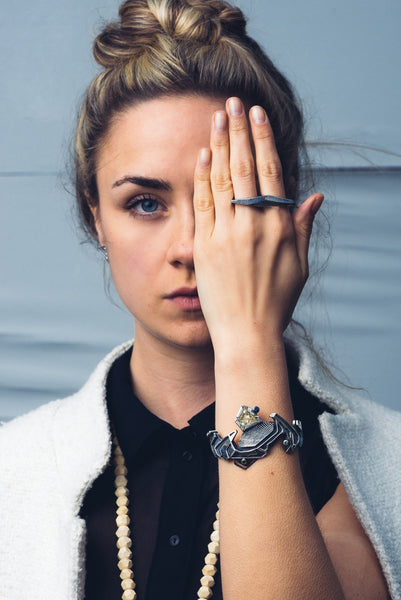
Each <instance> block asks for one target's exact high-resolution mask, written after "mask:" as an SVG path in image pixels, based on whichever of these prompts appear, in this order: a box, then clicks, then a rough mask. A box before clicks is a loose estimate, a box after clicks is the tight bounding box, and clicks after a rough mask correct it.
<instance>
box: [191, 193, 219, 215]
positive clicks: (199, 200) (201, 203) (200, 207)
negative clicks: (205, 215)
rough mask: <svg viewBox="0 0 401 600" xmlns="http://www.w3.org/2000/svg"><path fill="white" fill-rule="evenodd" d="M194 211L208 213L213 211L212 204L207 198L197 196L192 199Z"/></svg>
mask: <svg viewBox="0 0 401 600" xmlns="http://www.w3.org/2000/svg"><path fill="white" fill-rule="evenodd" d="M194 209H195V210H197V211H198V212H210V211H212V210H214V204H213V201H212V199H211V198H210V197H209V196H203V195H201V196H197V197H195V198H194Z"/></svg>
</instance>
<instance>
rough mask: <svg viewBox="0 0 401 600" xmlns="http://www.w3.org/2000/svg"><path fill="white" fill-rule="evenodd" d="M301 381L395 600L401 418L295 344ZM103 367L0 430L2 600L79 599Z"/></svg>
mask: <svg viewBox="0 0 401 600" xmlns="http://www.w3.org/2000/svg"><path fill="white" fill-rule="evenodd" d="M292 343H293V345H294V346H295V347H296V350H297V351H298V355H299V359H300V371H299V380H300V382H301V384H302V385H303V386H304V387H305V388H306V389H307V390H309V391H310V392H311V393H312V394H314V395H315V396H317V397H318V398H320V399H321V400H322V401H323V402H325V403H326V404H327V405H328V406H330V407H332V408H333V409H334V410H335V412H336V414H330V413H324V414H323V415H322V416H321V417H320V425H321V430H322V434H323V438H324V441H325V443H326V445H327V448H328V450H329V452H330V455H331V457H332V460H333V462H334V464H335V466H336V469H337V471H338V474H339V476H340V479H341V481H342V482H343V484H344V486H345V488H346V490H347V493H348V496H349V498H350V500H351V502H352V504H353V506H354V508H355V510H356V512H357V514H358V517H359V519H360V521H361V522H362V524H363V526H364V528H365V530H366V532H367V534H368V535H369V537H370V539H371V541H372V543H373V545H374V547H375V550H376V553H377V555H378V557H379V560H380V563H381V565H382V568H383V571H384V574H385V577H386V579H387V582H388V586H389V589H390V593H391V596H392V599H393V600H401V469H400V465H401V413H398V412H395V411H392V410H390V409H387V408H384V407H382V406H378V405H376V404H374V403H373V402H372V401H370V400H367V399H365V398H361V396H360V395H359V394H356V393H355V392H353V391H351V390H349V389H347V388H345V387H344V386H341V385H337V384H335V383H334V382H333V380H332V379H331V378H329V377H328V376H327V375H326V374H325V372H324V371H323V370H322V369H321V367H320V365H319V363H318V361H317V360H316V358H315V356H314V355H313V353H311V352H310V350H309V349H308V348H307V347H306V346H304V345H303V344H301V343H300V342H292ZM129 345H130V343H126V344H123V345H121V346H119V347H117V348H115V349H114V350H113V351H112V352H111V353H110V354H109V355H108V356H106V358H104V359H103V360H102V361H101V362H100V363H99V365H98V366H97V368H96V369H95V371H94V372H93V374H92V375H91V377H90V378H89V380H88V381H87V383H86V384H85V385H84V386H83V388H82V389H81V390H80V391H79V392H77V393H76V394H74V395H73V396H70V397H68V398H65V399H63V400H56V401H54V402H50V403H49V404H46V405H43V406H41V407H39V408H38V409H36V410H34V411H32V412H31V413H28V414H26V415H24V416H22V417H18V418H16V419H14V420H13V421H10V422H9V423H6V424H4V425H3V426H2V427H1V428H0V598H1V599H2V600H28V599H29V600H81V599H82V598H83V590H84V578H85V522H84V521H83V520H82V519H80V518H79V516H78V515H79V510H80V507H81V503H82V500H83V498H84V496H85V493H86V492H87V490H88V488H89V487H90V486H91V485H92V483H93V481H94V480H95V479H96V478H97V477H98V476H99V474H100V473H101V472H102V471H103V470H104V469H105V467H106V465H107V463H108V461H109V458H110V452H111V434H110V427H109V422H108V415H107V408H106V401H105V382H106V378H107V374H108V371H109V369H110V366H111V364H112V363H113V361H114V360H115V359H116V358H117V357H118V356H119V355H120V354H122V352H124V351H125V350H126V349H127V348H128V347H129Z"/></svg>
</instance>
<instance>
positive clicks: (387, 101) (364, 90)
mask: <svg viewBox="0 0 401 600" xmlns="http://www.w3.org/2000/svg"><path fill="white" fill-rule="evenodd" d="M240 6H241V7H242V8H243V9H244V11H245V12H246V13H247V14H248V16H249V17H250V27H249V29H250V32H251V33H252V34H253V35H254V36H256V37H257V39H258V40H259V41H260V42H262V44H263V45H264V47H265V48H266V49H267V51H268V53H269V54H270V55H271V56H272V58H273V59H274V60H276V61H277V63H278V65H279V66H280V67H281V68H282V70H283V71H284V72H285V73H286V74H287V76H288V77H289V78H290V79H291V80H292V81H293V82H294V84H295V85H296V87H297V89H298V92H299V95H300V97H301V99H302V100H303V102H304V104H305V108H306V113H307V117H308V137H309V138H310V139H311V140H315V141H316V140H317V141H330V142H331V143H332V145H331V147H330V148H325V147H322V146H321V145H316V144H315V145H314V146H313V147H312V152H313V156H314V159H315V161H316V164H318V165H320V166H321V165H323V164H326V165H328V166H329V167H330V169H329V170H328V171H327V170H326V171H322V172H321V173H320V175H321V180H320V187H319V189H321V190H323V191H324V192H326V195H327V201H326V205H327V209H326V210H327V211H328V213H329V214H330V218H331V221H332V235H333V240H334V250H333V253H332V256H331V262H330V264H329V267H328V268H327V270H326V272H325V274H324V275H323V277H322V279H321V285H320V290H321V294H319V293H315V296H314V298H313V299H312V300H308V301H307V302H305V303H304V304H303V305H302V306H301V307H300V311H299V314H298V316H299V318H300V319H303V320H305V319H306V320H307V321H309V320H310V317H312V321H313V325H314V331H315V338H316V343H317V345H318V346H320V345H324V346H325V347H326V348H327V349H328V350H329V352H330V354H331V357H332V359H333V360H334V362H335V363H336V364H337V365H338V366H339V367H341V368H342V369H343V370H344V371H345V372H346V373H347V374H348V376H349V379H350V381H351V382H352V383H353V384H354V385H358V386H363V387H365V388H367V389H368V390H369V392H370V393H371V395H372V397H374V398H375V399H377V400H378V401H379V402H382V403H384V404H387V405H389V406H393V407H398V408H401V401H400V394H399V388H400V368H399V356H400V354H401V352H400V351H401V335H400V334H401V236H400V233H401V186H400V183H401V170H400V165H401V159H400V157H399V155H400V154H401V119H400V116H399V113H400V108H401V107H400V100H399V99H400V97H401V77H400V72H401V64H400V63H401V59H400V36H399V23H400V22H401V3H400V2H399V1H398V0H387V1H386V0H385V1H384V2H382V3H381V4H380V6H379V5H378V4H377V3H376V2H373V1H372V0H369V1H362V0H353V1H351V2H350V1H349V0H348V1H345V0H336V1H335V2H334V1H332V0H330V1H326V2H325V3H322V2H317V1H309V2H308V3H296V2H294V1H291V2H290V1H288V0H284V1H283V0H282V1H280V2H279V3H278V2H271V3H268V2H266V1H263V0H259V1H256V0H254V1H251V0H249V1H245V0H243V1H242V2H241V3H240ZM116 7H117V3H115V2H112V1H111V0H107V1H106V0H104V1H103V2H101V1H100V0H86V1H85V2H82V1H78V0H70V1H69V2H68V3H67V2H64V1H63V2H61V1H60V0H42V1H41V2H40V3H39V2H37V3H32V2H28V1H27V0H22V1H20V2H18V3H14V4H10V5H8V7H7V11H2V12H3V14H2V19H1V22H0V56H1V65H0V69H1V73H0V76H1V82H2V88H1V94H0V132H1V145H0V240H1V252H0V277H1V287H0V335H1V337H0V417H4V418H9V417H11V416H14V415H17V414H21V413H22V412H25V411H26V410H28V409H30V408H33V407H34V406H37V405H38V404H40V403H42V402H45V401H47V400H49V399H52V398H55V397H59V396H61V395H64V394H67V393H70V392H72V391H74V390H75V389H76V388H77V387H78V386H79V385H81V384H82V383H83V382H84V380H85V379H86V377H87V376H88V374H89V372H90V370H91V369H92V368H93V366H94V365H95V364H96V362H97V361H98V359H99V358H100V357H101V356H102V355H103V354H104V353H105V352H106V351H107V350H108V349H110V348H111V347H112V346H113V345H114V344H116V343H118V342H119V341H122V340H125V339H127V338H129V337H131V336H132V333H133V330H132V323H131V318H130V317H129V315H127V313H126V311H125V310H124V309H123V308H118V307H116V306H115V305H113V304H112V303H111V302H110V300H109V299H108V298H107V297H106V295H105V293H104V289H103V277H102V262H101V260H100V258H99V257H98V256H96V253H95V251H94V250H92V249H91V248H89V247H88V246H85V245H80V244H79V239H78V237H77V235H76V233H75V231H74V224H73V218H72V216H71V206H72V197H71V196H70V195H69V194H68V193H67V192H66V191H65V189H64V188H63V185H64V182H65V180H66V177H65V174H64V173H63V171H64V170H65V162H66V158H67V156H68V144H69V139H70V135H71V130H72V122H73V120H74V116H75V112H76V107H77V105H78V103H79V99H80V97H81V95H82V93H83V91H84V89H85V86H86V85H87V83H88V82H89V79H90V77H91V75H92V74H93V73H94V72H95V66H94V64H93V62H92V60H91V57H90V45H91V38H92V37H93V33H94V31H96V29H97V28H98V25H99V23H100V22H101V21H102V19H108V18H109V17H111V16H113V15H115V14H116ZM339 142H340V143H341V144H340V145H337V143H339ZM347 143H352V144H353V146H352V148H349V149H347ZM358 144H359V145H364V146H365V148H364V149H362V150H361V149H360V148H358ZM366 146H374V147H375V148H378V149H380V148H381V149H382V150H384V152H379V151H378V150H375V151H373V150H368V149H366ZM397 154H398V156H397ZM372 165H375V166H376V167H374V168H373V166H372ZM377 166H379V167H380V168H377ZM321 295H322V296H325V297H326V302H325V303H322V301H321Z"/></svg>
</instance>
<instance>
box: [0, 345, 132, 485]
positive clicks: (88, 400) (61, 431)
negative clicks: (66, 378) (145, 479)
mask: <svg viewBox="0 0 401 600" xmlns="http://www.w3.org/2000/svg"><path fill="white" fill-rule="evenodd" d="M131 343H132V342H127V343H125V344H122V345H120V346H118V347H117V348H115V349H114V350H113V351H112V352H110V353H109V354H108V355H107V356H106V357H105V358H104V359H103V360H102V361H101V362H100V363H99V364H98V365H97V367H96V368H95V370H94V371H93V373H92V374H91V376H90V377H89V379H88V380H87V382H86V383H85V384H84V386H83V387H82V388H81V389H80V390H79V391H78V392H76V393H75V394H73V395H71V396H68V397H66V398H62V399H58V400H54V401H52V402H49V403H47V404H44V405H42V406H40V407H39V408H37V409H35V410H33V411H31V412H29V413H26V414H25V415H22V416H20V417H17V418H15V419H13V420H11V421H9V422H6V423H4V424H3V425H2V426H1V427H0V481H1V485H4V484H6V483H7V482H9V483H10V484H11V482H12V481H14V482H15V483H18V481H22V480H24V481H28V480H30V481H31V483H32V480H38V481H39V480H42V481H43V479H47V478H50V479H52V481H53V484H54V483H55V481H56V479H55V473H56V474H57V476H58V477H59V478H61V479H62V478H63V477H64V475H65V474H67V475H68V474H71V473H72V472H73V471H74V469H78V471H79V468H80V467H81V466H82V465H85V464H87V468H88V469H90V464H96V465H98V468H100V466H99V465H100V464H101V463H102V462H103V461H104V460H105V456H106V455H107V453H108V445H109V438H110V432H109V424H108V414H107V406H106V385H105V384H106V380H107V375H108V372H109V370H110V367H111V365H112V364H113V362H114V360H115V359H116V358H117V357H118V356H120V354H122V353H123V352H124V351H125V350H126V349H127V348H128V347H129V345H130V344H131ZM33 485H34V484H33Z"/></svg>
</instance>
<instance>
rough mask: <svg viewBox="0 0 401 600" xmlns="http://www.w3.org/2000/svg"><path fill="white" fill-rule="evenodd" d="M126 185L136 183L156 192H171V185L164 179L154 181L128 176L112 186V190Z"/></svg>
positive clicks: (148, 178)
mask: <svg viewBox="0 0 401 600" xmlns="http://www.w3.org/2000/svg"><path fill="white" fill-rule="evenodd" d="M125 183H134V184H136V185H140V186H141V187H145V188H152V189H154V190H164V191H165V192H171V185H170V184H169V183H168V181H165V180H164V179H153V178H151V177H140V176H138V175H126V176H125V177H122V178H121V179H118V180H117V181H115V182H114V183H113V185H112V186H111V187H112V188H115V187H119V186H120V185H124V184H125Z"/></svg>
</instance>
